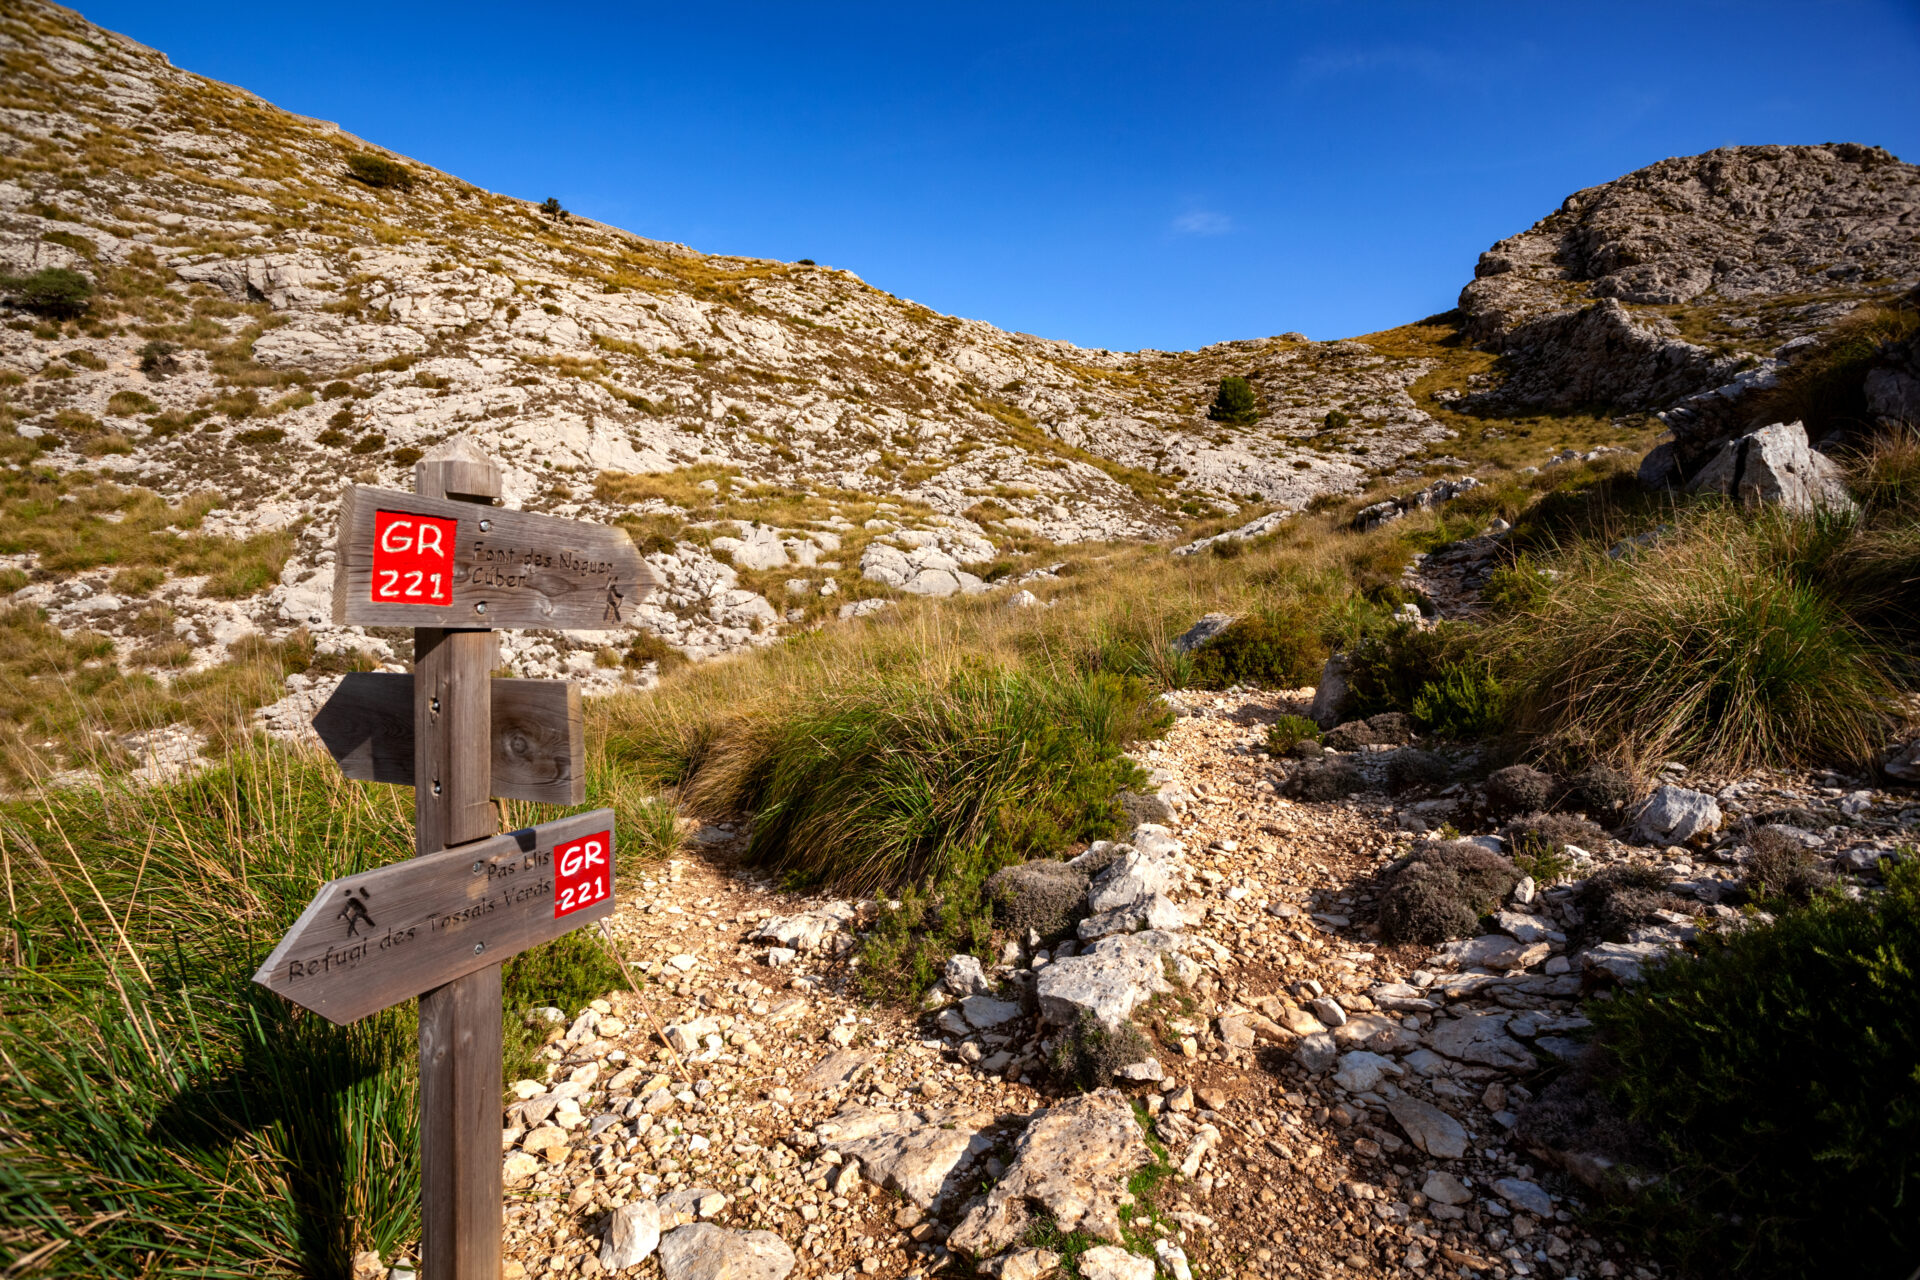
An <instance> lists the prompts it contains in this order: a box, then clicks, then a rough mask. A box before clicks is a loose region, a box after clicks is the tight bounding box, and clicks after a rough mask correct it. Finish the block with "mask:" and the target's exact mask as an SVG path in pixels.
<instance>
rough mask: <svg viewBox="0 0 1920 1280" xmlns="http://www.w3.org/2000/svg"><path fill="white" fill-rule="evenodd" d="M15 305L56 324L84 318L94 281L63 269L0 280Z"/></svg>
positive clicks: (46, 270) (90, 302) (91, 300)
mask: <svg viewBox="0 0 1920 1280" xmlns="http://www.w3.org/2000/svg"><path fill="white" fill-rule="evenodd" d="M0 284H3V285H4V286H5V287H6V289H7V291H8V292H10V293H11V294H13V300H14V302H15V304H16V305H18V306H21V307H25V308H26V309H27V310H28V311H37V312H39V313H40V314H41V315H43V316H51V317H52V318H54V319H56V320H71V319H73V318H74V317H75V316H80V315H84V314H86V310H87V308H88V307H89V306H90V305H92V302H93V281H91V280H89V279H87V278H86V277H85V276H83V275H81V274H80V273H79V272H78V271H72V270H69V269H68V268H66V267H48V268H46V269H45V270H42V271H36V272H34V273H33V274H32V275H30V276H6V277H0Z"/></svg>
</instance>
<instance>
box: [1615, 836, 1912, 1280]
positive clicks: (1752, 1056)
mask: <svg viewBox="0 0 1920 1280" xmlns="http://www.w3.org/2000/svg"><path fill="white" fill-rule="evenodd" d="M1917 979H1920V862H1916V861H1914V860H1912V859H1909V860H1907V861H1905V862H1903V863H1901V864H1900V865H1899V866H1897V867H1896V868H1895V869H1894V871H1893V873H1892V874H1891V875H1890V876H1889V884H1888V889H1887V891H1886V893H1885V894H1884V895H1880V896H1878V897H1877V898H1874V899H1869V900H1866V901H1861V902H1851V901H1847V900H1845V899H1842V898H1838V897H1824V898H1821V899H1818V900H1816V901H1815V902H1814V904H1813V905H1812V906H1811V907H1808V908H1806V909H1804V910H1798V911H1793V912H1789V913H1788V914H1786V915H1784V916H1782V917H1781V918H1780V919H1779V920H1778V921H1777V922H1776V923H1774V924H1773V925H1770V926H1766V927H1760V928H1749V929H1745V930H1741V931H1738V932H1735V933H1733V934H1731V935H1726V936H1722V937H1716V938H1710V939H1706V940H1703V941H1702V943H1701V944H1700V954H1699V956H1698V957H1697V958H1694V959H1687V958H1676V959H1675V960H1674V961H1672V962H1671V963H1668V964H1665V965H1661V966H1658V967H1655V968H1653V969H1651V970H1650V971H1649V972H1648V973H1647V976H1646V980H1645V981H1644V982H1643V983H1641V984H1640V985H1639V986H1637V987H1633V988H1630V989H1628V990H1626V991H1624V992H1622V993H1621V994H1620V995H1619V996H1617V997H1616V998H1615V999H1613V1000H1611V1001H1606V1002H1601V1003H1596V1004H1594V1005H1592V1006H1590V1007H1589V1010H1588V1012H1589V1016H1590V1017H1592V1019H1593V1020H1594V1023H1595V1024H1596V1026H1597V1027H1598V1028H1599V1031H1600V1034H1601V1036H1602V1037H1603V1041H1604V1044H1605V1046H1606V1050H1607V1052H1608V1054H1609V1055H1610V1058H1611V1060H1612V1065H1613V1071H1612V1074H1611V1077H1610V1086H1611V1089H1612V1091H1613V1093H1614V1094H1615V1096H1616V1097H1617V1098H1618V1099H1619V1100H1620V1101H1621V1102H1622V1103H1623V1105H1624V1106H1625V1107H1626V1108H1627V1110H1628V1112H1629V1114H1630V1115H1631V1117H1632V1118H1633V1119H1634V1120H1635V1121H1636V1122H1637V1123H1638V1124H1639V1125H1640V1126H1641V1127H1642V1128H1643V1129H1644V1130H1645V1131H1646V1132H1647V1133H1648V1134H1649V1135H1650V1137H1651V1139H1652V1141H1653V1142H1654V1143H1655V1144H1656V1145H1657V1147H1658V1149H1659V1151H1660V1152H1661V1154H1662V1155H1663V1156H1664V1158H1665V1161H1666V1164H1667V1168H1666V1169H1665V1171H1664V1172H1665V1174H1666V1178H1665V1180H1664V1182H1662V1183H1660V1184H1658V1185H1656V1186H1654V1187H1652V1188H1650V1189H1649V1190H1648V1191H1647V1192H1646V1193H1645V1194H1644V1195H1643V1196H1642V1197H1641V1199H1640V1200H1639V1201H1638V1203H1635V1204H1633V1205H1631V1206H1629V1208H1628V1209H1627V1210H1626V1211H1625V1212H1623V1213H1622V1214H1620V1215H1619V1220H1618V1221H1617V1222H1616V1224H1615V1225H1616V1226H1617V1227H1619V1228H1621V1229H1623V1230H1631V1231H1633V1232H1635V1233H1636V1234H1638V1235H1640V1236H1642V1237H1643V1238H1644V1239H1646V1240H1647V1241H1648V1242H1649V1243H1650V1244H1656V1245H1657V1247H1658V1248H1659V1250H1660V1252H1661V1254H1662V1255H1663V1256H1666V1257H1672V1258H1674V1260H1675V1261H1676V1262H1677V1263H1679V1264H1680V1266H1681V1267H1682V1268H1683V1269H1685V1270H1696V1269H1697V1271H1698V1272H1699V1273H1700V1274H1711V1275H1739V1276H1751V1277H1756V1278H1758V1280H1772V1278H1774V1277H1778V1278H1779V1280H1787V1278H1788V1277H1796V1278H1797V1277H1804V1276H1824V1275H1833V1276H1838V1275H1849V1276H1889V1277H1903V1276H1905V1275H1906V1273H1907V1272H1908V1271H1910V1270H1911V1268H1912V1266H1913V1263H1914V1259H1915V1258H1916V1257H1920V1213H1916V1212H1915V1206H1916V1204H1920V1160H1916V1159H1915V1152H1920V1072H1917V1071H1916V1066H1915V1064H1916V1063H1920V1002H1916V1001H1915V999H1914V990H1915V982H1916V980H1917Z"/></svg>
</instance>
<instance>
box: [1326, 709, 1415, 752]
mask: <svg viewBox="0 0 1920 1280" xmlns="http://www.w3.org/2000/svg"><path fill="white" fill-rule="evenodd" d="M1412 741H1413V721H1412V720H1410V719H1409V718H1407V717H1406V716H1404V715H1402V714H1401V713H1400V712H1398V711H1383V712H1381V713H1380V714H1378V715H1374V716H1368V717H1367V718H1366V719H1365V720H1348V721H1345V722H1344V723H1341V724H1337V725H1335V726H1334V727H1333V728H1331V729H1329V730H1327V732H1326V733H1325V734H1324V735H1322V736H1321V739H1320V743H1321V745H1322V746H1325V747H1328V748H1330V749H1332V750H1334V751H1358V750H1359V749H1360V748H1362V747H1369V746H1381V747H1397V746H1404V745H1405V744H1407V743H1409V742H1412Z"/></svg>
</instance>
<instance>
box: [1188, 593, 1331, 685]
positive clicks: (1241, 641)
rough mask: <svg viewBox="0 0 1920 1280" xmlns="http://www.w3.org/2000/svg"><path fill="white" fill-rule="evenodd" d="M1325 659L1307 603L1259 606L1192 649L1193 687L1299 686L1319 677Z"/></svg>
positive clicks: (1313, 618) (1308, 683) (1316, 625)
mask: <svg viewBox="0 0 1920 1280" xmlns="http://www.w3.org/2000/svg"><path fill="white" fill-rule="evenodd" d="M1326 660H1327V646H1326V642H1325V641H1324V640H1323V639H1322V638H1321V636H1320V628H1319V623H1318V620H1317V619H1316V618H1315V617H1314V616H1313V615H1312V613H1311V612H1310V611H1309V609H1308V608H1307V606H1306V605H1305V604H1304V602H1289V603H1288V604H1286V605H1283V606H1275V607H1272V608H1267V609H1261V610H1257V611H1255V612H1252V613H1249V614H1247V615H1245V616H1243V617H1241V618H1238V619H1236V620H1235V621H1234V623H1233V624H1232V625H1231V626H1229V627H1228V628H1227V629H1226V630H1225V631H1222V632H1221V633H1220V634H1219V635H1217V636H1215V637H1214V638H1213V639H1212V640H1209V641H1208V642H1207V643H1206V644H1204V645H1202V646H1201V647H1200V648H1198V649H1196V650H1194V651H1193V670H1192V677H1191V679H1192V682H1193V687H1194V688H1199V689H1225V688H1227V687H1228V686H1229V685H1236V684H1238V685H1250V686H1253V687H1255V688H1260V689H1298V688H1301V687H1303V686H1305V685H1310V684H1312V683H1313V682H1314V681H1315V680H1317V679H1318V678H1319V675H1320V668H1321V666H1322V665H1323V664H1324V663H1325V662H1326Z"/></svg>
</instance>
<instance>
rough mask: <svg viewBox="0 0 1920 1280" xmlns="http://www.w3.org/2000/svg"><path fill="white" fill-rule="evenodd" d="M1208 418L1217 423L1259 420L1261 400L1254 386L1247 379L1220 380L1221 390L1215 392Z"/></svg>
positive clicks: (1230, 378)
mask: <svg viewBox="0 0 1920 1280" xmlns="http://www.w3.org/2000/svg"><path fill="white" fill-rule="evenodd" d="M1207 416H1208V417H1209V418H1212V419H1213V420H1214V421H1215V422H1252V421H1254V420H1255V419H1257V418H1258V417H1259V416H1260V398H1259V397H1258V396H1256V395H1255V394H1254V393H1253V384H1252V383H1251V382H1248V381H1247V380H1246V379H1245V378H1237V377H1225V378H1222V379H1220V389H1219V390H1218V391H1216V392H1214V395H1213V407H1212V408H1210V409H1208V410H1207Z"/></svg>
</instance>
